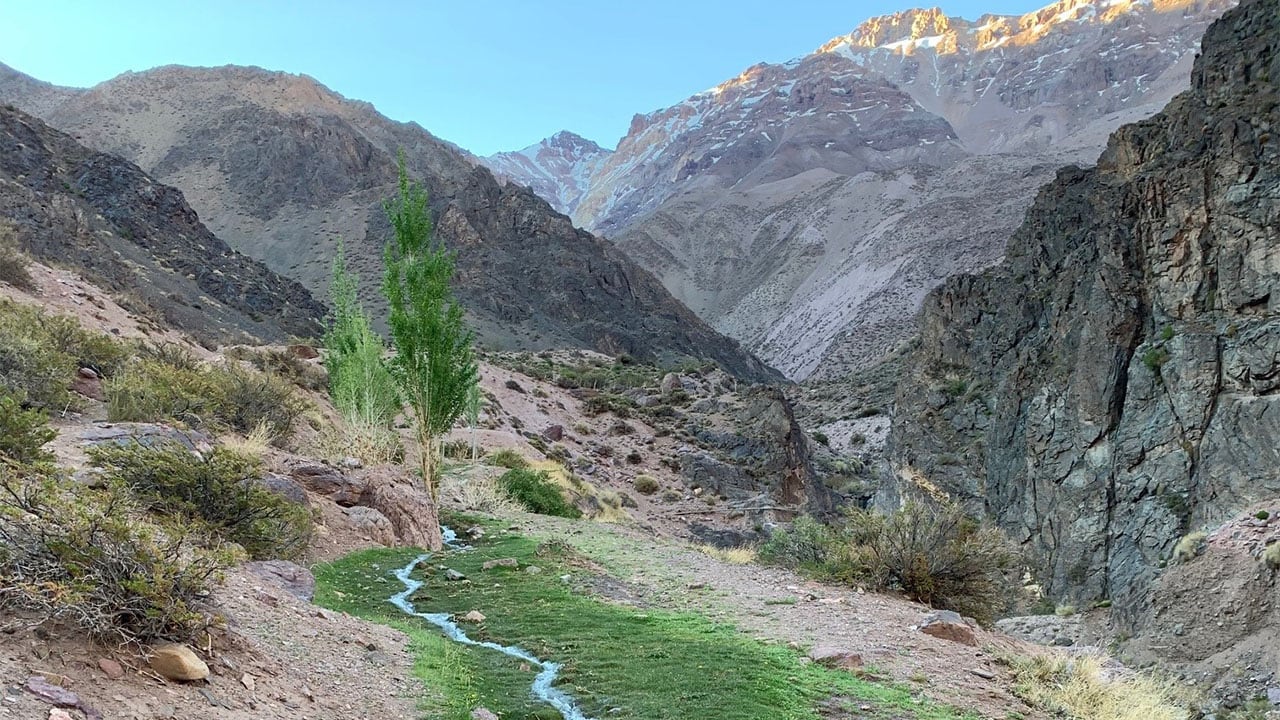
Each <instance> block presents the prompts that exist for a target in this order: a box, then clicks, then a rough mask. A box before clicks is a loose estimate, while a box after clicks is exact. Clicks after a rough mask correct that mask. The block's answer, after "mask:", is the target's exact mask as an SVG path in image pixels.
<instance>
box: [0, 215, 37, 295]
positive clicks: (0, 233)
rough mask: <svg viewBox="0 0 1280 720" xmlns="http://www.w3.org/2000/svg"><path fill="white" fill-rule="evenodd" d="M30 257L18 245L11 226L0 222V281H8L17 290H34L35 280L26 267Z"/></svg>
mask: <svg viewBox="0 0 1280 720" xmlns="http://www.w3.org/2000/svg"><path fill="white" fill-rule="evenodd" d="M30 265H31V259H30V258H28V257H27V256H26V254H24V253H23V252H22V249H21V248H20V247H18V238H17V236H16V235H15V234H14V231H13V227H12V226H10V225H9V224H8V223H7V222H0V283H8V284H9V285H12V286H13V287H16V288H18V289H19V290H26V291H29V292H30V291H34V290H35V289H36V284H35V281H34V280H32V278H31V271H30V270H29V269H28V268H29V267H30Z"/></svg>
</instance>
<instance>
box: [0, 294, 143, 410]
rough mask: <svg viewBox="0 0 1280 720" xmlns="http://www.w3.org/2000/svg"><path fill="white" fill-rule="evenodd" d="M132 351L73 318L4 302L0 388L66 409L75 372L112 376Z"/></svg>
mask: <svg viewBox="0 0 1280 720" xmlns="http://www.w3.org/2000/svg"><path fill="white" fill-rule="evenodd" d="M132 352H133V349H132V348H131V347H130V346H129V345H128V344H126V343H123V342H121V341H119V340H116V339H114V338H112V337H110V336H109V335H105V334H103V333H96V332H92V331H89V330H86V329H84V328H83V327H81V326H80V324H79V323H77V322H76V321H75V320H74V319H72V318H68V317H62V316H55V315H48V314H46V313H44V312H42V311H41V310H40V309H39V308H35V307H31V306H28V305H20V304H18V303H14V302H9V301H7V300H0V388H6V389H8V390H10V391H12V392H16V393H21V394H23V395H24V396H25V397H26V400H25V402H26V403H28V404H30V405H33V406H36V407H41V408H46V409H49V410H62V409H63V408H64V407H66V406H67V405H69V404H70V403H71V394H70V393H69V392H68V391H67V386H68V384H69V383H70V382H71V380H72V378H73V377H74V376H75V372H76V369H77V368H79V367H90V368H93V369H95V370H97V371H98V373H99V374H100V375H103V376H106V377H110V376H111V375H113V374H115V373H116V372H117V371H118V370H119V369H120V367H121V366H122V365H123V364H124V362H125V360H126V359H127V358H128V357H129V355H131V354H132Z"/></svg>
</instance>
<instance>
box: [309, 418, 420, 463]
mask: <svg viewBox="0 0 1280 720" xmlns="http://www.w3.org/2000/svg"><path fill="white" fill-rule="evenodd" d="M314 450H315V452H316V453H317V454H318V455H320V456H321V457H323V458H325V459H326V460H333V461H339V460H342V459H343V458H349V457H352V458H357V459H359V460H360V462H362V463H364V464H365V465H368V466H373V465H394V464H398V463H400V462H403V461H404V444H403V443H402V442H401V441H400V436H399V435H397V434H396V432H395V431H394V430H392V429H390V428H384V427H381V426H379V425H369V424H366V423H363V422H359V421H357V422H342V423H340V424H339V425H336V426H335V425H326V426H325V427H324V428H323V429H322V430H321V431H320V437H319V438H318V439H317V445H316V447H315V449H314Z"/></svg>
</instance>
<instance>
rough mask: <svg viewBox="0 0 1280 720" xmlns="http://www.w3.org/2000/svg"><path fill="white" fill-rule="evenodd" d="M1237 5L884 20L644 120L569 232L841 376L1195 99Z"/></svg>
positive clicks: (788, 362)
mask: <svg viewBox="0 0 1280 720" xmlns="http://www.w3.org/2000/svg"><path fill="white" fill-rule="evenodd" d="M1233 4H1234V0H1149V1H1144V0H1133V1H1130V0H1123V1H1120V2H1116V1H1114V0H1062V1H1061V2H1057V3H1054V4H1052V5H1049V6H1047V7H1045V8H1043V9H1041V10H1039V11H1037V12H1034V13H1028V14H1027V15H1024V16H995V15H987V16H983V17H982V18H980V19H979V20H977V21H967V20H964V19H961V18H954V17H948V16H946V15H945V14H943V13H942V12H941V11H940V10H937V9H933V10H911V11H906V12H903V13H898V14H896V15H891V16H886V17H881V18H873V19H871V20H869V21H867V22H865V23H863V24H862V25H861V26H860V27H859V28H857V29H856V30H855V31H854V32H852V33H849V34H847V35H842V36H840V37H837V38H834V39H833V40H831V41H830V42H828V43H826V44H824V45H823V46H822V47H820V48H819V49H818V50H817V51H815V52H814V53H812V54H810V55H808V56H806V57H804V58H800V59H797V60H794V61H791V62H789V63H785V64H781V65H759V66H756V67H753V68H750V69H748V70H747V71H746V72H744V73H743V74H742V75H741V76H739V77H738V78H734V79H731V80H729V81H727V82H726V83H724V84H722V85H720V86H718V87H716V88H714V89H712V90H710V91H708V92H706V93H702V94H699V95H696V96H694V97H691V98H689V99H687V100H685V101H683V102H681V103H678V104H676V105H674V106H672V107H671V108H667V109H665V110H659V111H656V112H653V113H649V114H647V115H639V116H636V118H635V120H634V121H633V123H632V126H631V129H630V131H629V132H628V134H627V135H626V137H624V138H623V139H622V140H621V141H620V142H619V144H618V150H617V151H616V152H614V153H613V154H612V155H611V156H610V157H609V158H608V159H607V160H606V161H604V162H603V163H601V164H600V165H599V167H598V169H597V170H596V171H595V173H594V174H593V175H592V176H591V177H590V178H589V181H588V183H587V190H586V192H585V193H584V194H583V195H582V200H581V202H580V204H579V205H578V206H577V207H573V208H570V210H571V215H572V216H573V218H574V220H575V222H577V223H578V224H579V225H581V226H582V227H585V228H588V229H591V230H594V231H597V232H601V233H603V234H605V235H607V236H608V237H609V238H610V239H612V240H614V241H615V242H616V243H617V244H618V246H619V247H621V248H622V249H623V250H624V251H625V252H627V254H629V255H630V256H632V257H634V258H635V259H636V260H637V261H638V262H639V263H640V264H641V265H643V266H644V267H646V268H648V269H650V270H651V271H653V272H654V273H655V274H657V275H658V276H659V277H660V278H662V280H663V282H664V283H665V284H666V285H667V287H668V288H669V289H671V291H672V293H673V294H675V295H676V297H678V298H680V299H681V300H683V301H684V302H685V303H686V304H688V305H689V306H690V307H692V308H694V309H695V311H697V312H698V313H699V315H701V316H702V317H703V318H705V319H707V320H708V321H709V322H710V323H711V324H712V325H714V326H715V327H717V328H718V329H720V330H721V331H722V332H725V333H726V334H728V335H730V336H732V337H735V338H737V339H739V340H740V341H742V342H743V343H744V344H745V345H746V346H747V347H748V348H750V349H752V350H754V351H756V352H758V353H759V354H760V355H761V356H762V357H763V358H765V359H766V360H767V361H768V362H770V363H771V364H773V365H774V366H776V367H778V368H780V369H781V370H783V371H784V372H785V373H787V374H788V375H790V376H792V377H794V378H805V377H810V376H813V377H817V378H823V377H826V378H830V377H835V376H840V375H842V374H844V373H845V372H846V371H848V370H849V369H852V368H857V367H862V366H865V365H867V364H868V363H873V362H875V361H876V360H877V359H879V358H881V357H883V355H884V353H885V352H887V351H888V350H890V349H892V348H893V347H895V346H897V345H899V344H900V343H902V342H903V341H905V340H906V339H907V338H908V337H909V336H910V335H911V333H912V331H913V330H912V328H913V326H912V324H911V323H910V318H911V317H913V316H914V314H915V312H916V310H917V308H918V307H919V303H920V301H921V299H922V298H923V296H924V294H925V292H927V291H928V290H929V289H930V288H932V287H934V286H936V285H937V284H938V283H939V282H941V281H942V280H943V279H945V278H946V277H948V276H950V275H952V274H954V273H956V272H963V271H971V270H974V269H976V268H980V267H986V266H989V265H990V264H992V263H994V262H997V261H998V260H999V259H1000V257H1001V255H1002V253H1003V250H1004V247H1003V239H1004V238H1006V237H1007V236H1008V234H1009V233H1011V232H1012V231H1013V229H1014V228H1016V226H1017V223H1018V221H1019V220H1020V218H1021V215H1022V213H1023V211H1024V210H1025V209H1026V208H1027V207H1028V206H1029V205H1030V204H1031V201H1032V197H1033V193H1034V189H1035V188H1036V187H1038V186H1039V185H1041V184H1043V183H1044V182H1047V181H1048V180H1050V179H1051V178H1052V168H1054V167H1057V166H1059V165H1061V164H1063V163H1067V162H1082V161H1090V160H1092V158H1093V157H1096V155H1097V153H1098V152H1099V151H1100V150H1101V149H1102V147H1103V145H1104V143H1105V139H1106V136H1107V134H1108V133H1109V132H1111V131H1112V130H1114V129H1115V128H1116V127H1119V126H1120V125H1121V124H1122V123H1124V122H1127V121H1133V120H1138V119H1141V118H1143V117H1147V116H1148V115H1150V114H1151V113H1154V112H1156V111H1157V110H1158V109H1159V108H1160V107H1162V106H1163V105H1164V104H1165V103H1166V102H1168V101H1169V99H1170V98H1172V97H1173V95H1174V94H1175V93H1177V92H1178V91H1180V90H1181V89H1183V88H1185V87H1186V77H1187V73H1188V72H1189V70H1190V63H1191V60H1192V58H1193V56H1194V54H1195V49H1196V47H1197V43H1198V40H1199V38H1200V36H1201V35H1202V34H1203V31H1204V28H1205V27H1206V26H1207V25H1208V23H1209V22H1210V21H1212V20H1213V18H1215V17H1217V16H1218V15H1219V14H1220V13H1221V12H1223V11H1224V10H1225V9H1226V8H1228V7H1230V6H1232V5H1233ZM877 84H878V85H880V86H883V87H885V88H892V92H889V91H888V90H885V91H882V94H881V95H880V96H877V95H876V94H875V93H872V92H869V88H872V87H875V86H876V85H877ZM850 99H857V100H860V102H844V101H845V100H850ZM907 108H910V114H907V112H906V109H907ZM904 120H908V121H909V122H904ZM783 126H785V127H786V132H785V133H784V132H780V131H779V128H781V127H783ZM877 137H880V138H883V137H888V138H892V140H891V146H892V148H891V151H887V150H886V146H885V145H884V144H883V139H881V140H874V141H869V139H870V138H877ZM859 145H860V147H859ZM908 150H909V151H910V152H905V151H908ZM877 151H880V152H879V156H877ZM851 160H860V161H862V162H861V163H859V162H851ZM512 176H513V177H516V175H515V173H514V171H512ZM516 182H522V183H528V182H531V180H530V179H529V178H521V177H516ZM575 192H577V191H576V190H575Z"/></svg>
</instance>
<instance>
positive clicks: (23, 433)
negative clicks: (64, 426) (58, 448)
mask: <svg viewBox="0 0 1280 720" xmlns="http://www.w3.org/2000/svg"><path fill="white" fill-rule="evenodd" d="M57 435H58V434H57V433H56V432H54V431H53V430H52V429H51V428H50V427H49V418H47V417H46V416H45V414H44V413H42V412H40V411H39V410H24V409H23V407H22V402H21V396H20V395H18V394H16V393H12V392H9V391H8V390H5V389H4V388H0V460H4V459H8V460H11V461H13V462H15V463H21V464H24V465H29V464H32V463H37V462H46V461H48V460H51V459H52V458H53V456H52V455H50V454H49V453H48V452H46V451H45V450H44V444H45V443H47V442H49V441H50V440H52V439H54V438H55V437H57Z"/></svg>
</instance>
